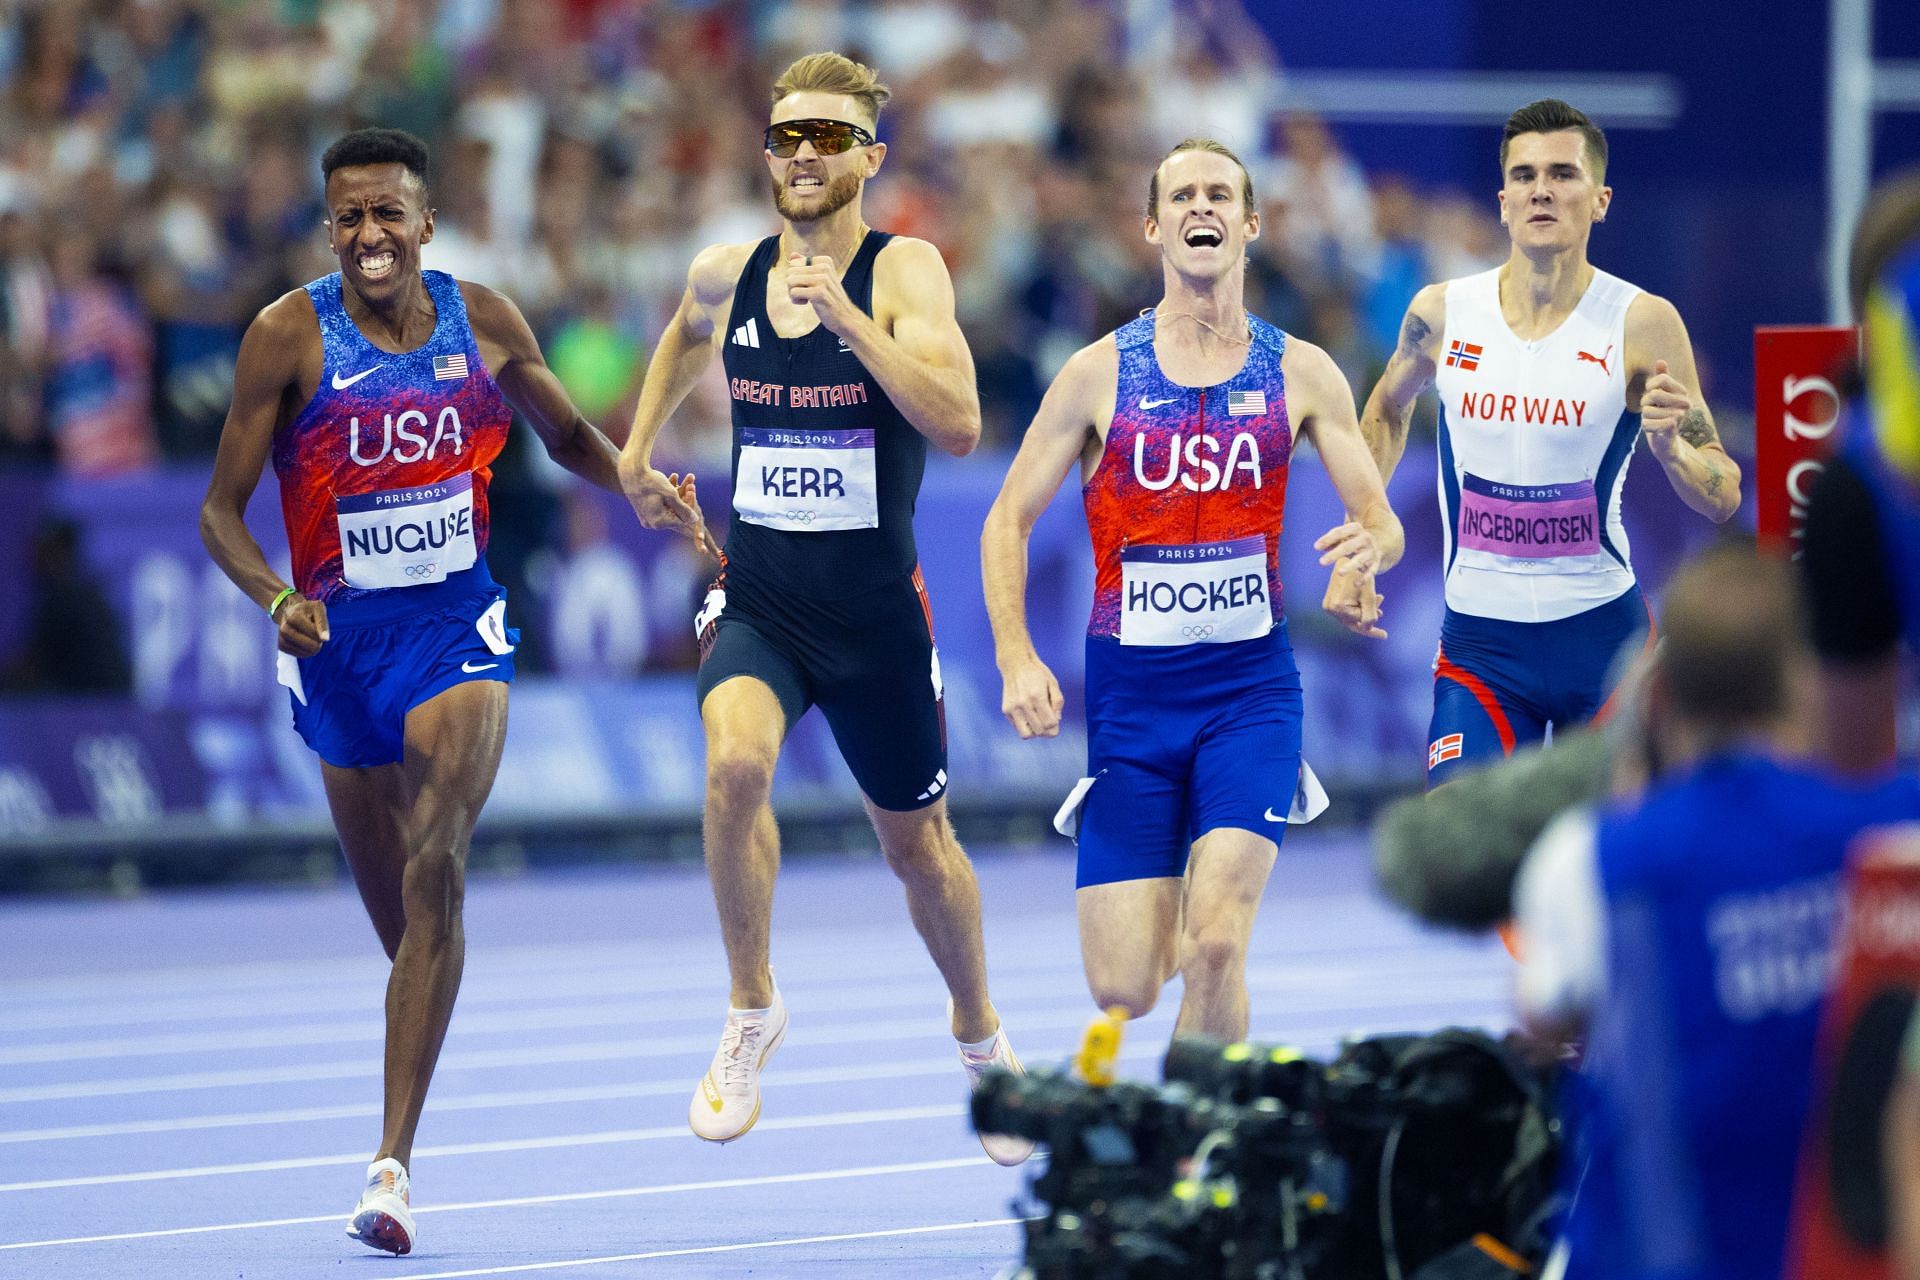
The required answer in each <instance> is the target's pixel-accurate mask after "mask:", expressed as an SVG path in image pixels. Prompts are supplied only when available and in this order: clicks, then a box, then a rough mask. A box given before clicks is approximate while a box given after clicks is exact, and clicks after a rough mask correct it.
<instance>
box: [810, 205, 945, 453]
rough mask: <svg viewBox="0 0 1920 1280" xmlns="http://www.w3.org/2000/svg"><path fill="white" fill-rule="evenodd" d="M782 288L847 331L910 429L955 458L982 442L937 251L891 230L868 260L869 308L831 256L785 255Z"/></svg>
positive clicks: (842, 332) (828, 323)
mask: <svg viewBox="0 0 1920 1280" xmlns="http://www.w3.org/2000/svg"><path fill="white" fill-rule="evenodd" d="M787 290H788V293H789V296H791V297H792V299H793V301H794V302H795V303H796V304H799V303H806V302H811V303H812V304H813V309H814V311H815V312H816V313H817V314H818V315H819V317H820V323H821V324H824V325H825V326H826V327H827V328H829V329H831V330H833V332H834V333H836V334H838V335H840V337H842V338H845V339H846V342H847V349H848V350H849V351H851V352H853V354H854V356H855V357H857V358H858V359H859V361H860V363H861V364H863V365H865V366H866V367H867V372H868V373H871V374H872V375H873V379H874V381H875V382H878V383H879V384H880V387H881V389H882V390H883V391H885V392H886V393H887V398H888V399H890V400H892V401H893V403H894V406H895V407H896V408H898V409H899V410H900V412H901V414H902V415H903V416H905V418H906V420H907V421H908V422H910V423H912V424H913V429H914V430H915V431H918V432H919V433H920V434H921V435H923V436H925V437H926V438H927V439H928V441H930V442H931V443H932V444H933V445H934V446H935V447H936V448H938V449H940V450H942V451H943V452H946V453H950V454H952V455H953V456H954V457H956V458H960V457H965V456H966V455H967V454H969V453H972V452H973V448H974V446H975V445H977V444H979V443H980V392H979V389H978V388H977V387H976V386H975V385H974V381H973V353H972V352H971V351H969V350H967V340H966V338H965V336H963V335H962V334H961V332H960V324H959V322H958V321H957V320H955V319H954V316H953V280H952V279H951V278H950V277H949V276H948V275H947V264H946V263H945V262H944V261H943V260H942V259H941V257H940V251H939V250H938V249H936V248H934V247H933V246H932V245H930V244H928V243H927V242H926V241H925V240H915V239H913V238H912V237H910V236H896V237H894V239H893V240H891V241H890V242H888V244H887V246H886V248H884V249H882V250H881V251H880V254H879V256H878V257H877V258H875V259H874V264H873V314H872V315H871V316H869V315H868V314H867V313H866V312H864V311H862V310H860V308H859V307H856V306H855V305H854V304H853V299H851V298H849V297H848V296H847V291H846V289H845V287H844V286H843V285H842V283H841V280H840V270H839V268H838V267H836V266H835V265H834V263H833V260H832V259H831V258H826V257H821V256H819V255H815V256H814V258H813V261H812V263H811V265H809V264H808V263H807V262H806V261H805V260H804V259H801V258H799V257H794V258H791V259H789V260H788V262H787Z"/></svg>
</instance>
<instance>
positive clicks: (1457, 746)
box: [1427, 733, 1466, 772]
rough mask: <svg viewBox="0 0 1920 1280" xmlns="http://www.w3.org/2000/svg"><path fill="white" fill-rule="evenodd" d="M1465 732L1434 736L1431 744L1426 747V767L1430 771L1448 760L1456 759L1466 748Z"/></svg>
mask: <svg viewBox="0 0 1920 1280" xmlns="http://www.w3.org/2000/svg"><path fill="white" fill-rule="evenodd" d="M1465 739H1466V735H1465V734H1459V733H1450V734H1448V735H1446V736H1445V737H1444V738H1435V739H1434V740H1433V745H1431V746H1429V747H1428V748H1427V769H1428V771H1429V772H1431V771H1432V770H1434V769H1437V768H1439V767H1440V766H1441V765H1443V764H1445V763H1446V762H1447V761H1449V760H1458V759H1459V758H1460V756H1461V754H1462V753H1463V752H1464V751H1465V750H1466V746H1465Z"/></svg>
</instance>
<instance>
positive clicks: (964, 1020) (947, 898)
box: [867, 796, 1000, 1042]
mask: <svg viewBox="0 0 1920 1280" xmlns="http://www.w3.org/2000/svg"><path fill="white" fill-rule="evenodd" d="M867 817H868V818H869V819H871V820H872V822H873V830H874V833H875V834H876V835H878V836H879V837H880V851H881V852H882V853H884V854H885V855H886V858H887V865H888V866H889V867H891V868H893V873H894V874H895V875H896V876H899V877H900V883H901V884H902V885H903V886H905V888H906V891H907V914H908V915H910V916H912V917H913V927H914V928H916V929H918V930H919V931H920V937H921V939H922V940H923V941H924V942H925V943H926V944H927V954H928V955H930V956H932V957H933V963H934V967H935V968H937V969H939V970H940V976H941V977H942V978H944V979H945V980H946V983H947V991H948V992H949V993H950V994H951V995H952V996H953V1036H954V1039H956V1040H961V1041H966V1042H973V1041H979V1040H985V1039H986V1038H987V1037H989V1036H991V1035H992V1034H993V1033H994V1031H995V1030H997V1029H998V1028H999V1026H1000V1015H999V1014H997V1013H995V1012H994V1008H993V1005H992V1003H991V1002H990V1001H989V1000H988V998H987V959H986V943H985V942H984V941H983V940H982V938H981V931H980V882H979V881H978V880H976V879H975V878H974V874H973V864H972V863H971V862H969V861H968V860H967V855H966V852H965V851H964V850H962V849H961V848H960V840H959V838H958V837H957V836H955V835H954V833H953V823H952V822H951V821H949V820H948V818H947V801H946V797H944V796H942V797H941V798H940V799H938V800H935V801H934V802H933V803H932V804H930V805H927V806H925V807H924V808H920V809H909V810H907V811H905V812H901V811H898V810H893V809H882V808H880V807H879V806H878V805H876V804H874V803H873V801H872V800H868V801H867Z"/></svg>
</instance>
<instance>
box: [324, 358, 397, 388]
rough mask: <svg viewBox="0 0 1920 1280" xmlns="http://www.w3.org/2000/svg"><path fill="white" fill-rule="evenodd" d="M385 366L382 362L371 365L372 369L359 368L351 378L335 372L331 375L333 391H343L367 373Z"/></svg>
mask: <svg viewBox="0 0 1920 1280" xmlns="http://www.w3.org/2000/svg"><path fill="white" fill-rule="evenodd" d="M386 367H387V366H386V365H384V364H377V365H375V366H373V368H372V369H363V370H361V371H360V372H359V373H356V374H354V375H353V376H352V377H351V378H343V377H341V376H340V375H339V374H337V373H336V374H334V375H333V389H334V390H335V391H345V390H346V389H347V388H348V387H350V386H352V385H353V384H354V383H356V382H358V381H360V379H362V378H364V377H366V376H367V375H368V374H370V373H372V372H374V371H375V370H378V369H384V368H386Z"/></svg>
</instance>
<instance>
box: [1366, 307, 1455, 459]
mask: <svg viewBox="0 0 1920 1280" xmlns="http://www.w3.org/2000/svg"><path fill="white" fill-rule="evenodd" d="M1446 321H1447V286H1446V285H1444V284H1430V285H1428V286H1427V287H1426V288H1424V289H1422V290H1421V291H1420V292H1419V293H1416V294H1414V295H1413V302H1412V304H1411V305H1409V306H1408V307H1407V314H1406V318H1405V319H1403V320H1401V321H1400V339H1399V341H1398V342H1397V343H1395V344H1394V348H1393V355H1392V356H1391V357H1389V358H1388V360H1387V368H1386V372H1384V373H1382V374H1381V375H1380V381H1378V382H1376V383H1374V384H1373V394H1372V395H1370V396H1368V397H1367V410H1366V412H1365V413H1363V414H1361V415H1360V429H1361V431H1362V432H1363V433H1364V434H1365V435H1366V438H1367V451H1368V452H1369V453H1371V454H1373V461H1374V465H1376V466H1377V467H1379V469H1380V481H1381V483H1382V484H1385V483H1386V482H1387V481H1388V480H1390V479H1392V478H1393V470H1394V468H1395V467H1397V466H1399V465H1400V457H1401V455H1402V454H1404V453H1405V452H1406V449H1407V428H1408V427H1409V426H1411V425H1412V423H1413V406H1414V402H1415V401H1416V400H1418V399H1419V398H1420V393H1421V392H1422V391H1425V390H1426V389H1427V388H1428V387H1430V386H1432V385H1433V375H1434V370H1435V368H1436V366H1437V364H1438V362H1439V356H1440V330H1441V329H1442V328H1444V327H1445V326H1446Z"/></svg>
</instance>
